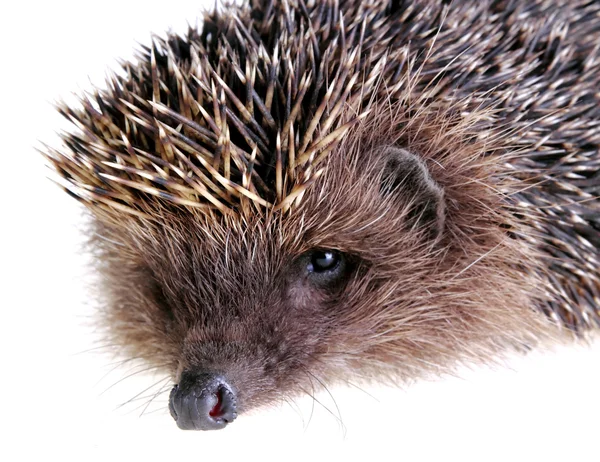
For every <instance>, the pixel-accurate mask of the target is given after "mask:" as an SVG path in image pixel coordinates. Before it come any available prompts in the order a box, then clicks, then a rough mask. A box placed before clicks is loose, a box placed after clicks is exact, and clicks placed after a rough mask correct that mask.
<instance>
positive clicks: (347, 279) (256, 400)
mask: <svg viewBox="0 0 600 462" xmlns="http://www.w3.org/2000/svg"><path fill="white" fill-rule="evenodd" d="M598 88H600V5H599V4H598V3H596V2H584V1H580V0H577V1H574V2H569V3H568V4H567V3H566V2H559V1H555V0H537V1H531V2H519V1H475V0H473V1H465V2H456V3H452V4H448V2H443V1H433V0H414V1H393V2H382V1H368V2H362V1H342V2H338V1H331V0H328V1H325V0H320V1H302V0H299V1H293V0H282V1H252V2H251V4H250V5H244V6H230V7H227V8H224V9H222V10H221V11H215V12H213V13H210V14H207V15H206V17H205V18H204V22H203V24H202V26H201V28H200V29H199V30H196V29H192V30H190V31H189V33H188V35H187V36H185V37H179V36H175V35H170V36H168V37H167V38H165V39H161V38H155V39H154V40H153V42H152V45H151V46H149V47H147V48H144V49H143V50H141V52H140V54H139V56H138V59H137V62H135V63H124V64H123V72H122V73H121V74H120V75H119V76H114V77H113V78H112V79H111V80H110V81H109V82H108V88H107V89H105V90H102V91H97V92H95V93H94V94H91V95H89V96H87V97H85V98H82V100H81V103H82V104H81V107H79V108H68V107H63V108H62V111H63V113H64V114H65V116H66V117H68V118H69V119H70V120H72V121H73V123H74V125H75V129H74V130H73V131H72V132H71V133H68V134H66V135H65V136H64V143H65V148H64V149H63V150H62V151H60V152H58V151H52V152H50V153H49V158H50V160H51V162H52V163H53V165H54V167H55V169H56V170H57V172H58V173H59V176H60V178H61V180H62V185H63V186H64V187H65V189H66V190H67V191H68V192H69V193H70V194H72V195H74V196H75V197H76V198H77V199H79V200H80V201H82V202H83V203H84V204H85V205H86V206H87V207H88V208H89V209H90V211H91V212H92V213H91V216H92V217H93V218H92V225H91V228H92V229H91V236H92V238H91V240H90V244H91V245H92V247H93V249H94V251H95V253H96V256H97V268H98V271H99V274H100V275H101V277H102V281H103V285H102V290H101V292H102V299H103V301H104V304H105V309H104V311H103V313H102V316H103V320H104V322H105V325H106V326H107V335H108V336H110V337H111V338H112V339H113V340H114V342H115V343H117V344H120V345H122V347H123V350H124V353H125V354H126V355H129V356H131V357H140V358H143V359H144V360H145V361H147V362H149V363H150V364H151V365H156V366H157V367H158V366H160V367H161V368H163V369H164V370H165V371H166V372H167V373H169V374H171V375H172V377H173V380H174V382H175V383H176V384H177V385H175V387H174V389H173V391H172V393H171V412H172V414H173V416H174V417H175V418H176V420H177V422H178V424H179V426H180V427H181V428H200V429H209V428H221V427H223V426H224V425H225V424H227V423H228V422H230V421H231V420H232V419H233V418H235V416H236V415H237V413H239V412H243V411H246V410H248V409H252V408H254V407H257V406H261V405H264V404H269V403H271V402H273V401H275V400H278V399H280V398H284V397H286V396H289V395H294V394H298V393H302V392H305V391H306V390H308V389H312V387H314V386H317V387H318V386H320V385H323V384H326V383H331V382H335V381H338V380H345V379H347V378H349V377H356V376H358V377H360V378H363V379H372V378H378V379H392V380H398V379H400V380H405V379H414V378H416V377H421V376H425V375H427V374H431V373H433V374H439V373H445V372H449V371H452V370H454V368H455V367H456V366H457V365H458V364H460V363H462V362H473V361H475V362H477V361H479V362H481V361H484V362H485V361H493V360H494V359H495V358H497V357H498V356H499V355H501V354H502V352H504V351H506V350H508V349H510V348H514V347H522V346H523V345H527V346H530V345H534V344H535V343H537V342H539V341H540V340H542V339H546V338H548V337H552V336H556V335H557V333H559V332H573V333H575V334H584V333H585V332H587V331H589V330H591V329H594V328H597V327H598V326H600V308H599V307H600V269H599V268H600V200H599V199H598V196H599V195H598V191H599V188H600V94H599V93H598Z"/></svg>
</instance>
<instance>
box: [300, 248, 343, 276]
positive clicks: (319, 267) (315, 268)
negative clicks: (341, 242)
mask: <svg viewBox="0 0 600 462" xmlns="http://www.w3.org/2000/svg"><path fill="white" fill-rule="evenodd" d="M340 261H341V256H340V254H339V253H338V252H336V251H335V250H316V251H315V252H313V254H312V255H311V258H310V263H309V264H308V270H309V271H310V272H313V273H324V272H326V271H333V270H335V269H336V268H337V267H338V266H339V264H340Z"/></svg>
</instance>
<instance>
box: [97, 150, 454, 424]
mask: <svg viewBox="0 0 600 462" xmlns="http://www.w3.org/2000/svg"><path fill="white" fill-rule="evenodd" d="M376 155H377V156H378V158H379V161H378V162H376V163H374V165H375V166H376V168H373V169H369V170H367V171H361V170H360V169H359V170H356V171H354V172H352V174H351V175H350V176H344V177H339V178H337V179H336V178H333V177H330V176H327V175H326V176H325V177H324V178H323V179H322V181H321V182H320V183H319V184H318V185H317V186H316V188H315V190H314V193H313V192H310V193H309V194H308V197H307V198H306V201H305V205H303V206H302V207H301V208H299V209H297V210H295V211H294V212H292V213H289V214H275V215H270V216H262V217H254V220H253V221H250V220H244V219H242V217H241V216H237V217H235V218H231V217H227V216H219V215H216V214H209V215H205V214H197V215H189V214H173V215H171V216H168V218H167V216H165V219H164V221H163V222H161V223H159V224H156V225H154V226H153V227H152V228H151V229H144V230H140V229H138V228H135V227H134V228H133V229H137V232H135V233H132V232H131V231H132V228H125V230H120V231H118V230H115V229H112V230H111V229H109V228H105V229H103V230H102V232H103V234H104V235H106V234H110V233H111V232H113V233H119V234H120V235H119V237H118V238H117V237H115V236H112V237H111V238H110V239H106V240H104V241H103V242H104V246H105V249H106V253H107V254H106V255H105V258H104V259H103V261H107V262H110V261H111V258H110V253H111V251H110V250H109V247H110V246H111V245H112V243H114V242H115V241H116V240H118V241H119V242H120V244H121V248H119V249H115V252H116V253H115V254H114V258H113V259H112V264H111V265H109V266H108V267H107V268H105V273H106V274H107V275H108V274H111V275H112V279H111V281H112V282H111V284H109V286H108V287H107V290H109V292H110V293H111V295H110V296H111V298H112V299H111V302H110V303H111V304H112V305H113V306H115V305H120V306H122V309H119V310H114V309H113V310H112V311H111V313H112V316H113V317H114V318H117V319H112V321H113V322H112V323H111V324H112V330H113V332H116V333H117V335H118V336H119V338H120V343H122V344H125V345H128V346H134V347H135V348H137V349H138V350H139V351H137V352H132V354H135V355H137V356H144V357H146V358H148V359H149V360H150V361H152V362H159V361H160V360H159V358H160V357H162V358H163V359H164V361H165V362H166V363H167V364H170V366H169V367H170V368H171V373H172V375H173V377H174V379H175V381H176V383H177V385H176V386H175V387H174V388H173V391H172V393H171V398H170V409H171V413H172V415H173V417H174V418H175V419H176V421H177V423H178V425H179V426H180V427H181V428H184V429H213V428H222V427H223V426H225V425H226V424H227V423H228V422H230V421H232V420H233V419H234V418H235V417H236V415H237V413H238V412H241V411H244V410H247V409H251V408H254V407H256V406H260V405H263V404H269V403H272V402H273V400H274V399H277V398H280V397H282V396H285V395H288V394H297V393H301V392H303V391H304V392H307V391H308V390H312V389H313V388H314V387H315V386H319V384H321V383H325V382H324V381H331V380H333V379H335V378H336V377H341V376H344V377H346V375H347V371H348V369H349V368H350V367H351V368H352V369H356V368H357V367H359V368H360V367H362V366H364V365H365V364H363V363H362V362H361V361H357V358H358V357H359V355H358V351H357V348H359V349H360V350H361V351H364V350H365V345H368V344H369V343H372V337H373V336H374V335H377V334H379V332H378V330H379V329H381V328H383V329H386V328H388V327H387V326H385V324H384V323H381V322H380V320H379V317H380V316H385V310H386V306H385V303H384V298H382V295H381V293H380V292H381V291H389V290H390V286H389V285H388V286H386V282H389V281H390V276H391V275H390V268H397V266H398V265H399V264H400V265H403V262H404V261H406V260H407V259H409V258H415V257H416V256H417V255H418V254H419V252H420V253H422V254H423V255H428V254H430V253H431V249H432V245H433V244H434V243H435V242H437V238H438V237H439V235H440V234H441V232H442V227H443V210H444V205H443V204H444V201H443V193H442V191H441V188H440V187H439V186H438V185H437V184H436V183H435V182H434V181H433V180H432V179H431V177H430V175H429V173H428V171H427V169H426V167H425V165H424V163H423V162H422V161H421V160H419V159H418V157H417V156H415V155H413V154H411V153H409V152H407V151H404V150H401V149H397V148H382V149H380V150H379V151H378V152H377V153H376ZM349 168H350V167H349ZM348 181H350V182H352V184H353V185H354V187H358V188H361V189H362V191H361V194H360V195H358V196H349V195H348V194H345V191H346V188H347V187H348V186H349V184H348V183H347V182H348ZM323 195H325V196H326V197H327V198H328V200H329V199H334V200H333V201H332V202H331V203H330V205H329V206H327V207H325V206H323V205H322V203H321V201H322V196H323ZM380 221H381V222H382V223H381V224H380V225H378V224H377V223H378V222H380ZM400 236H402V238H400ZM125 242H127V244H126V245H127V247H128V248H129V250H128V252H124V251H123V248H122V247H123V245H125V244H124V243H125ZM365 250H367V251H366V252H365ZM124 255H127V258H126V259H123V256H124ZM132 261H133V262H136V263H135V265H133V266H132V265H131V262H132ZM425 266H427V265H425ZM386 268H387V270H386ZM386 271H387V272H386ZM400 271H402V269H401V270H400ZM417 273H419V274H421V276H423V275H424V274H425V272H424V270H423V269H421V271H420V272H419V271H417ZM407 276H408V278H409V279H410V278H414V277H415V272H414V271H413V272H412V274H409V275H407ZM393 278H394V280H393V282H394V284H395V285H396V286H398V285H402V281H403V279H406V278H403V277H402V276H400V277H399V275H398V274H393ZM407 282H408V283H410V281H407ZM378 325H379V326H378ZM350 339H351V341H349V340H350ZM366 364H367V366H368V365H369V361H367V362H366ZM367 368H368V367H367Z"/></svg>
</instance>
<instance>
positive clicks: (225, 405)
mask: <svg viewBox="0 0 600 462" xmlns="http://www.w3.org/2000/svg"><path fill="white" fill-rule="evenodd" d="M236 404H237V403H236V397H235V393H234V391H233V388H232V387H231V386H230V385H229V384H228V383H227V381H226V380H225V379H224V378H223V377H222V376H218V375H212V374H192V373H189V372H184V373H183V374H182V375H181V380H180V381H179V384H177V385H175V386H174V387H173V389H172V390H171V395H170V397H169V410H170V411H171V415H172V416H173V418H174V419H175V422H177V426H178V427H179V428H181V429H182V430H219V429H221V428H225V426H226V425H227V424H228V423H230V422H233V420H234V419H235V418H236V417H237V412H236V407H237V406H236Z"/></svg>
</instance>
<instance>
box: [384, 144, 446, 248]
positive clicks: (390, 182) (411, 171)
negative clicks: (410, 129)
mask: <svg viewBox="0 0 600 462" xmlns="http://www.w3.org/2000/svg"><path fill="white" fill-rule="evenodd" d="M382 160H383V165H384V167H383V175H382V177H381V180H382V182H381V193H382V194H383V195H385V196H392V195H393V196H396V195H401V196H402V197H403V199H405V200H408V201H410V203H411V206H410V209H409V217H410V220H413V221H414V223H415V225H416V226H418V227H426V228H427V229H428V230H429V235H430V236H431V237H432V238H433V239H435V240H437V239H439V237H440V236H441V234H442V232H443V230H444V222H445V217H446V213H445V212H446V206H445V200H444V191H443V189H442V188H441V187H440V186H439V185H438V184H437V183H436V182H435V180H434V179H433V178H432V177H431V174H430V173H429V169H428V168H427V165H425V162H423V160H422V159H420V158H419V157H418V156H416V155H415V154H412V153H411V152H408V151H406V150H404V149H400V148H397V147H387V148H385V149H384V151H383V152H382Z"/></svg>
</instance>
